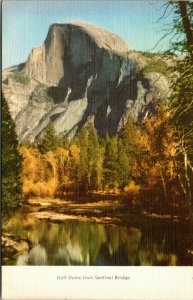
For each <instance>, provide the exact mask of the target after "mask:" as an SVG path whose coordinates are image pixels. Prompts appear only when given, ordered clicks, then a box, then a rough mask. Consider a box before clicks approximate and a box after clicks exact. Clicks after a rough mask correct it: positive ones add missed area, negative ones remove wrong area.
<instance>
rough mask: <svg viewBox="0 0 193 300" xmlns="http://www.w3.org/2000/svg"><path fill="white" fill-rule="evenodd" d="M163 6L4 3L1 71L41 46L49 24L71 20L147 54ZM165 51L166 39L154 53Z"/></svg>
mask: <svg viewBox="0 0 193 300" xmlns="http://www.w3.org/2000/svg"><path fill="white" fill-rule="evenodd" d="M164 2H165V1H161V0H160V1H156V0H154V1H148V0H146V1H145V0H144V1H137V0H135V1H120V0H117V1H116V0H114V1H111V0H106V1H102V0H97V1H89V0H84V1H83V0H78V1H72V0H71V1H65V0H63V1H54V0H50V1H45V0H42V1H41V0H39V1H35V0H33V1H32V0H29V1H26V0H25V1H24V0H23V1H22V0H14V1H13V0H4V2H3V13H2V14H3V21H2V25H3V34H2V42H3V51H2V52H3V55H2V63H3V68H5V67H9V66H12V65H15V64H18V63H21V62H24V61H26V59H27V57H28V55H29V52H30V50H31V49H32V48H33V47H36V46H38V45H40V44H42V43H43V41H44V40H45V38H46V35H47V32H48V28H49V26H50V25H51V24H52V23H66V22H69V21H74V20H82V21H86V22H89V23H93V24H96V25H99V26H101V27H104V28H106V29H108V30H110V31H112V32H114V33H116V34H118V35H119V36H121V37H122V38H123V39H124V40H125V41H126V42H127V43H128V44H129V45H130V47H131V48H133V49H135V50H141V51H148V50H150V49H152V48H153V47H154V46H155V44H156V43H157V41H158V40H159V39H160V37H161V36H162V35H163V30H162V27H163V26H162V23H161V22H158V23H156V21H157V20H158V19H159V17H160V16H161V15H162V13H163V10H164V8H163V4H164ZM167 21H168V20H167ZM167 47H168V41H167V39H165V40H164V41H163V42H161V43H160V44H159V46H158V47H157V48H156V49H155V50H157V51H162V50H164V49H166V48H167ZM155 50H154V51H155Z"/></svg>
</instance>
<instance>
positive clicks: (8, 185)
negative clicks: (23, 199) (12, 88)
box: [1, 95, 22, 215]
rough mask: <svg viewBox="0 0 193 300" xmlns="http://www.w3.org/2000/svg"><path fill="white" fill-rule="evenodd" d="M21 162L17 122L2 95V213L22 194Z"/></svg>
mask: <svg viewBox="0 0 193 300" xmlns="http://www.w3.org/2000/svg"><path fill="white" fill-rule="evenodd" d="M21 162H22V158H21V155H20V153H19V149H18V141H17V135H16V130H15V124H14V122H13V120H12V118H11V114H10V111H9V108H8V105H7V102H6V100H5V98H4V95H2V169H1V170H2V213H3V215H7V214H9V213H10V212H11V210H13V209H14V208H15V207H17V206H18V203H19V200H20V196H21V187H22V186H21Z"/></svg>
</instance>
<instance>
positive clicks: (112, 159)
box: [103, 135, 119, 188]
mask: <svg viewBox="0 0 193 300" xmlns="http://www.w3.org/2000/svg"><path fill="white" fill-rule="evenodd" d="M105 141H106V145H105V154H104V162H103V186H104V187H105V188H106V187H107V188H114V187H117V186H118V182H119V174H118V168H119V166H118V137H117V135H116V136H114V137H112V138H110V137H109V136H108V135H106V137H105Z"/></svg>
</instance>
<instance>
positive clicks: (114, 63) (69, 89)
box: [3, 21, 169, 142]
mask: <svg viewBox="0 0 193 300" xmlns="http://www.w3.org/2000/svg"><path fill="white" fill-rule="evenodd" d="M147 64H148V59H147V58H146V57H144V56H143V54H139V53H136V52H135V51H133V50H132V49H131V48H130V46H128V45H127V43H126V42H125V41H124V40H123V39H121V38H120V37H119V36H117V35H116V34H114V33H111V32H109V31H107V30H106V29H103V28H100V27H98V26H95V25H92V24H88V23H85V22H80V21H76V22H72V23H66V24H52V25H51V26H50V28H49V30H48V34H47V37H46V39H45V41H44V42H43V44H42V45H41V46H39V47H36V48H33V49H32V50H31V52H30V54H29V57H28V59H27V61H26V62H25V63H23V64H20V65H18V66H15V67H11V68H8V69H5V70H4V71H3V92H4V94H5V97H6V99H7V101H8V104H9V107H10V111H11V114H12V117H13V119H14V121H15V123H16V129H17V134H18V137H19V140H20V141H24V140H29V141H31V142H34V141H36V140H38V139H40V138H41V137H42V136H43V134H44V131H45V129H46V127H47V125H48V123H49V121H52V122H53V124H54V127H55V129H56V132H57V133H58V134H59V135H60V136H68V137H69V138H70V137H72V136H74V135H75V134H76V133H77V132H78V131H79V129H80V128H81V126H82V125H84V124H87V123H88V122H93V123H94V125H95V127H96V129H97V131H98V133H99V134H100V135H103V134H105V133H106V132H108V133H109V134H114V133H116V132H119V131H120V130H121V128H122V127H123V125H124V123H125V120H126V119H127V118H128V115H131V116H132V117H133V118H134V120H136V121H137V120H139V119H140V118H141V117H142V116H143V115H145V114H147V113H148V111H149V109H151V107H152V103H155V102H156V101H159V100H160V99H162V98H164V97H166V95H167V94H168V92H169V83H168V79H167V78H166V77H165V76H164V75H163V74H159V72H148V73H143V72H142V71H143V68H144V66H146V65H147Z"/></svg>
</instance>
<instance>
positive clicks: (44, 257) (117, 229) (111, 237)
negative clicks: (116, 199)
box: [3, 214, 192, 266]
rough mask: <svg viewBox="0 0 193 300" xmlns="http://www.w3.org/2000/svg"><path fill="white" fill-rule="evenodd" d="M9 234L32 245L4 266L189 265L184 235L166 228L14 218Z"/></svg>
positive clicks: (6, 260)
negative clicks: (143, 230)
mask: <svg viewBox="0 0 193 300" xmlns="http://www.w3.org/2000/svg"><path fill="white" fill-rule="evenodd" d="M12 233H13V234H14V235H15V236H19V237H21V238H27V239H28V240H30V241H31V242H32V247H31V249H30V250H29V251H26V252H23V253H21V252H20V253H18V254H17V255H15V256H13V255H11V256H9V257H8V258H6V259H5V257H6V254H4V255H3V256H4V259H5V260H4V261H5V262H4V264H7V265H96V266H101V265H102V266H105V265H109V266H110V265H111V266H113V265H125V266H130V265H132V266H139V265H142V266H143V265H144V266H145V265H148V266H152V265H153V266H160V265H191V264H192V258H190V257H189V256H188V255H187V245H186V239H184V238H183V237H184V235H183V234H180V233H179V232H177V231H176V232H175V230H174V229H173V232H172V231H171V230H170V229H169V227H168V225H165V226H160V224H159V227H156V224H150V227H149V230H148V231H147V232H142V231H141V230H140V229H137V228H129V227H122V226H112V225H111V226H110V225H103V224H96V223H84V222H78V221H66V222H63V223H60V224H58V223H51V222H46V221H37V220H34V219H31V218H30V219H29V218H27V217H24V216H22V215H19V214H18V215H15V222H14V226H13V228H12Z"/></svg>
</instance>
